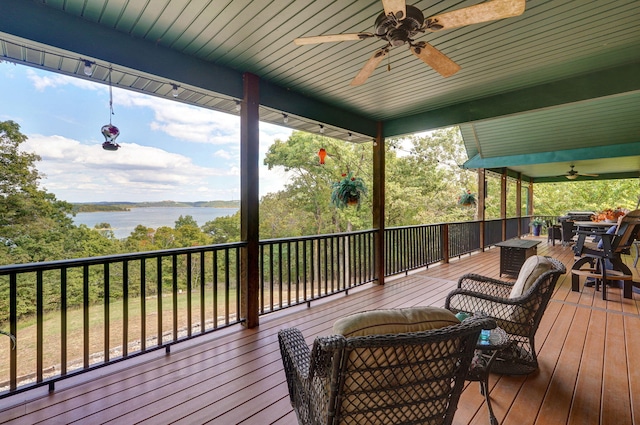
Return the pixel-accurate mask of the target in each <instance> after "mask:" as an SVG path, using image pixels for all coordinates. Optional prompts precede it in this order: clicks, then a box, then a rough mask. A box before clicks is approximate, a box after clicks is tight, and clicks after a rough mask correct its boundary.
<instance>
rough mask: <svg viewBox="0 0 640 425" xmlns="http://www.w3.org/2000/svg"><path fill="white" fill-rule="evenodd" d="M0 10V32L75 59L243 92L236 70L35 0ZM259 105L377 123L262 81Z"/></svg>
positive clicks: (360, 126) (332, 122)
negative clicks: (48, 47) (33, 42)
mask: <svg viewBox="0 0 640 425" xmlns="http://www.w3.org/2000/svg"><path fill="white" fill-rule="evenodd" d="M0 11H1V13H2V18H0V32H3V33H7V34H11V35H13V36H16V37H20V38H23V39H26V40H31V41H35V42H37V43H41V44H44V45H47V46H52V47H55V48H58V49H62V50H65V51H68V52H74V53H75V54H77V55H78V58H80V57H88V58H91V59H96V60H100V61H104V62H106V63H112V64H115V65H119V66H123V67H126V68H129V69H132V70H136V71H141V72H144V73H147V74H150V75H154V76H157V77H158V78H166V79H167V81H171V82H173V81H175V82H177V83H184V84H189V85H192V86H195V87H200V88H202V89H204V90H209V91H211V92H214V93H219V94H222V95H226V96H229V97H232V98H236V99H242V98H243V96H244V95H243V89H242V87H243V83H242V80H243V79H242V75H243V73H242V72H240V71H236V70H233V69H231V68H227V67H223V66H220V65H216V64H213V63H210V62H206V61H203V60H200V59H197V58H195V57H192V56H188V55H184V54H182V53H179V52H175V51H172V50H170V49H167V48H165V47H162V46H159V45H156V44H154V43H149V42H147V41H144V40H141V39H137V38H134V37H131V36H129V35H127V34H126V33H123V32H120V31H116V30H113V29H111V28H107V27H104V26H102V25H99V24H96V23H93V22H89V21H87V20H84V19H81V18H78V17H75V16H72V15H70V14H67V13H64V12H61V11H59V10H56V9H54V8H51V7H48V6H44V5H43V4H42V3H40V2H36V1H16V0H0ZM25 65H29V63H27V62H25ZM260 104H261V105H263V106H266V107H269V108H272V109H275V110H281V111H284V112H289V113H291V114H293V115H297V116H299V117H303V118H308V119H309V120H312V121H318V122H322V123H324V124H326V125H329V126H335V127H338V128H343V129H346V130H351V131H353V132H355V133H360V134H365V135H369V136H372V137H374V136H375V135H376V128H377V127H376V126H377V123H376V122H375V121H373V120H370V119H367V118H364V117H363V116H360V115H358V114H355V113H353V112H349V111H347V110H344V109H341V108H337V107H335V106H332V105H329V104H327V103H324V102H321V101H317V100H314V99H312V98H309V97H306V96H303V95H301V94H299V93H295V92H292V91H290V90H288V89H286V88H283V87H279V86H276V85H273V84H268V83H266V82H264V81H262V82H261V86H260Z"/></svg>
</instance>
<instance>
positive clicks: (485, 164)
mask: <svg viewBox="0 0 640 425" xmlns="http://www.w3.org/2000/svg"><path fill="white" fill-rule="evenodd" d="M635 155H640V142H633V143H621V144H616V145H609V146H596V147H590V148H579V149H566V150H559V151H554V152H539V153H531V154H522V155H511V156H496V157H491V158H481V157H480V154H478V155H475V156H474V157H473V158H471V159H469V160H468V161H466V162H465V163H464V164H462V167H463V168H469V169H477V168H499V167H515V166H518V165H535V164H548V163H552V162H572V161H579V160H585V159H601V158H618V157H623V156H635ZM537 180H538V179H536V181H537Z"/></svg>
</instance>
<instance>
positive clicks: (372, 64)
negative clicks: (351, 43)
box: [351, 47, 389, 86]
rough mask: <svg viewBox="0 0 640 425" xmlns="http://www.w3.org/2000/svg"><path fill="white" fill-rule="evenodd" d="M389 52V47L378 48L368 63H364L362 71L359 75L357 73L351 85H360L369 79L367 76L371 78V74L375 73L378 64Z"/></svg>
mask: <svg viewBox="0 0 640 425" xmlns="http://www.w3.org/2000/svg"><path fill="white" fill-rule="evenodd" d="M387 53H389V47H383V48H382V49H380V50H377V51H376V52H375V53H374V54H373V56H371V57H370V58H369V60H368V61H367V63H365V64H364V66H363V67H362V69H361V70H360V72H358V75H356V76H355V78H354V79H353V80H352V81H351V85H352V86H359V85H361V84H364V83H365V82H366V81H367V78H369V76H371V74H373V71H374V70H375V69H376V66H378V64H379V63H380V62H382V59H384V57H385V56H387Z"/></svg>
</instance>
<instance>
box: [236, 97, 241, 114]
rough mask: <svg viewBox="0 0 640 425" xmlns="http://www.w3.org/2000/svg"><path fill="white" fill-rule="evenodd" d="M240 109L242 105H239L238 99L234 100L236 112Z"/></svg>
mask: <svg viewBox="0 0 640 425" xmlns="http://www.w3.org/2000/svg"><path fill="white" fill-rule="evenodd" d="M240 109H242V107H241V106H240V101H239V100H236V112H240Z"/></svg>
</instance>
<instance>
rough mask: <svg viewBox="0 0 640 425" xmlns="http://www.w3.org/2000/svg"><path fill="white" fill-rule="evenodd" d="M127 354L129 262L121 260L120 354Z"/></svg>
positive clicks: (125, 355)
mask: <svg viewBox="0 0 640 425" xmlns="http://www.w3.org/2000/svg"><path fill="white" fill-rule="evenodd" d="M128 355H129V262H128V261H127V260H124V261H123V262H122V356H123V357H127V356H128Z"/></svg>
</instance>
